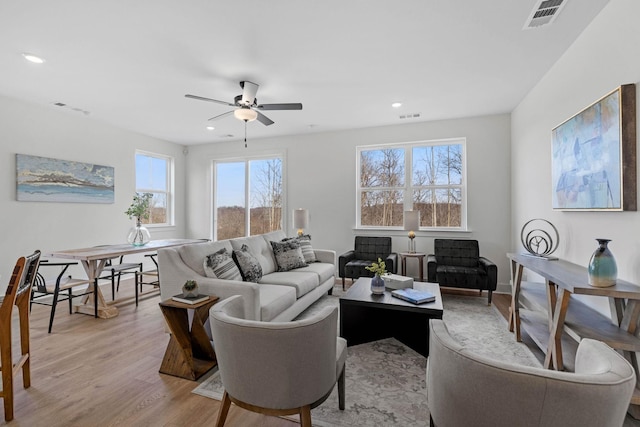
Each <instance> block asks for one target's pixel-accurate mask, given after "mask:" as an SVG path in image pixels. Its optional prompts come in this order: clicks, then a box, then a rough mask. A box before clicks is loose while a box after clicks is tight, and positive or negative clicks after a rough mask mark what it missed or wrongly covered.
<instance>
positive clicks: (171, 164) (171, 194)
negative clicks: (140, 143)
mask: <svg viewBox="0 0 640 427" xmlns="http://www.w3.org/2000/svg"><path fill="white" fill-rule="evenodd" d="M138 154H141V155H143V156H148V157H155V158H158V159H164V160H166V161H167V183H166V184H167V191H166V197H167V222H164V223H159V224H145V227H147V228H167V227H174V226H175V203H174V201H175V159H174V158H173V157H171V156H168V155H166V154H159V153H153V152H151V151H144V150H136V152H135V155H138ZM135 155H134V158H133V164H134V171H135V174H137V173H138V171H137V170H136V167H135ZM134 182H137V177H135V180H134ZM136 192H137V193H146V192H149V193H152V192H155V193H157V192H158V190H157V189H148V188H138V187H137V185H136Z"/></svg>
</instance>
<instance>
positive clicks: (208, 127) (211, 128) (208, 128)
mask: <svg viewBox="0 0 640 427" xmlns="http://www.w3.org/2000/svg"><path fill="white" fill-rule="evenodd" d="M214 129H215V127H213V126H207V130H214Z"/></svg>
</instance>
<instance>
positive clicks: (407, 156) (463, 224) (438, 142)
mask: <svg viewBox="0 0 640 427" xmlns="http://www.w3.org/2000/svg"><path fill="white" fill-rule="evenodd" d="M442 145H460V146H461V151H462V162H461V163H462V171H461V180H460V181H461V183H460V184H447V185H423V186H414V185H413V149H414V148H416V147H432V146H442ZM385 149H402V150H404V185H402V186H397V187H362V186H361V181H362V180H361V175H360V174H361V166H362V165H361V161H362V152H363V151H378V150H385ZM425 188H426V189H432V190H435V189H443V188H459V189H460V194H461V199H462V201H461V205H460V226H459V227H422V226H421V227H420V230H417V231H438V232H440V231H468V223H467V205H468V198H467V140H466V138H464V137H459V138H444V139H434V140H422V141H412V142H398V143H388V144H374V145H360V146H357V147H356V227H355V228H356V229H359V230H403V226H380V225H363V224H362V206H361V200H362V192H363V191H371V190H398V191H402V193H403V198H402V200H403V211H405V210H411V209H413V191H414V190H415V189H425Z"/></svg>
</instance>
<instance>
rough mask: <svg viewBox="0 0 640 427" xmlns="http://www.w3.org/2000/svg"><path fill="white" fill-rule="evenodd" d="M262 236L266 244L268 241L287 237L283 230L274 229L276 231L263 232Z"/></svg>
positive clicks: (280, 240)
mask: <svg viewBox="0 0 640 427" xmlns="http://www.w3.org/2000/svg"><path fill="white" fill-rule="evenodd" d="M262 237H263V238H264V240H265V242H267V244H268V243H269V242H282V241H283V240H284V239H286V238H287V235H286V234H284V231H282V230H276V231H271V232H269V233H266V234H263V235H262Z"/></svg>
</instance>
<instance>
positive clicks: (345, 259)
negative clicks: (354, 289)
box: [338, 250, 356, 277]
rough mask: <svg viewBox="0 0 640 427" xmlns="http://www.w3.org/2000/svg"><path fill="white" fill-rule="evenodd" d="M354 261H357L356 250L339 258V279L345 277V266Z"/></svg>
mask: <svg viewBox="0 0 640 427" xmlns="http://www.w3.org/2000/svg"><path fill="white" fill-rule="evenodd" d="M354 259H356V251H354V250H350V251H347V252H345V253H343V254H342V255H340V256H339V257H338V277H345V274H344V269H345V266H346V265H347V263H348V262H349V261H353V260H354Z"/></svg>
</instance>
